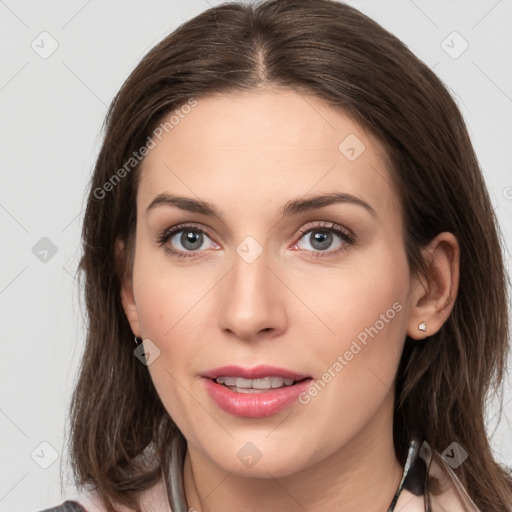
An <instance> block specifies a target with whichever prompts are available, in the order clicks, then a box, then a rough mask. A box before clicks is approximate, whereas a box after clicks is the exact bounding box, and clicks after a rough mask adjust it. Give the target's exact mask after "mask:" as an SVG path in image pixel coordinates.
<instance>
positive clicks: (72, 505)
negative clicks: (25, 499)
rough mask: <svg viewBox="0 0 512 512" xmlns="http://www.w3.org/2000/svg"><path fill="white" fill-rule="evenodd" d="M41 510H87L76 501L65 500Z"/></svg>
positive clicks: (71, 511)
mask: <svg viewBox="0 0 512 512" xmlns="http://www.w3.org/2000/svg"><path fill="white" fill-rule="evenodd" d="M41 512H87V510H85V508H84V507H82V505H80V503H78V502H77V501H72V500H67V501H65V502H64V503H62V504H61V505H57V506H56V507H52V508H46V509H44V510H42V511H41Z"/></svg>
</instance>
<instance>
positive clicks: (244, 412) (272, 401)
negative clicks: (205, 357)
mask: <svg viewBox="0 0 512 512" xmlns="http://www.w3.org/2000/svg"><path fill="white" fill-rule="evenodd" d="M204 381H205V385H206V390H207V391H208V393H209V395H210V397H211V398H212V399H213V401H214V402H215V403H216V404H217V405H218V406H219V407H220V408H221V409H222V410H223V411H225V412H228V413H230V414H233V415H234V416H241V417H244V418H263V417H265V416H272V415H273V414H277V413H278V412H280V411H282V410H283V409H284V408H285V407H287V406H288V405H290V404H291V403H292V402H294V401H295V400H297V398H298V396H299V395H300V394H301V393H302V392H304V391H306V389H308V387H309V386H310V384H311V379H306V380H303V381H301V382H297V383H296V384H294V385H293V386H285V387H282V388H276V389H272V390H270V391H263V392H256V393H237V392H236V391H231V389H229V388H227V387H226V386H223V385H222V384H218V383H217V382H215V381H213V380H211V379H207V378H205V379H204Z"/></svg>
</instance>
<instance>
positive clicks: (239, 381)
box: [215, 377, 295, 389]
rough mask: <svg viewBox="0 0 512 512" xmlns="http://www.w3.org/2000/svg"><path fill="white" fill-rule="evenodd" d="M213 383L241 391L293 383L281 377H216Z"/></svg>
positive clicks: (278, 386) (291, 380)
mask: <svg viewBox="0 0 512 512" xmlns="http://www.w3.org/2000/svg"><path fill="white" fill-rule="evenodd" d="M215 381H216V382H217V383H219V384H224V385H226V386H228V387H231V386H232V387H237V388H241V389H250V388H252V389H271V388H272V389H273V388H281V387H283V386H291V385H292V384H293V383H294V382H295V381H294V380H293V379H285V378H283V377H263V378H262V379H244V378H242V377H217V378H216V379H215Z"/></svg>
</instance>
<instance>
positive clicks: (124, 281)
mask: <svg viewBox="0 0 512 512" xmlns="http://www.w3.org/2000/svg"><path fill="white" fill-rule="evenodd" d="M115 256H116V264H117V269H118V276H119V280H120V285H121V286H120V287H121V290H120V292H121V302H122V304H123V309H124V312H125V314H126V318H127V319H128V322H129V324H130V326H131V328H132V331H133V334H135V336H138V337H141V329H140V324H139V312H138V310H137V305H136V303H135V297H134V293H133V278H132V273H131V271H130V270H129V268H128V254H127V251H126V245H125V242H124V240H122V239H121V238H117V239H116V242H115Z"/></svg>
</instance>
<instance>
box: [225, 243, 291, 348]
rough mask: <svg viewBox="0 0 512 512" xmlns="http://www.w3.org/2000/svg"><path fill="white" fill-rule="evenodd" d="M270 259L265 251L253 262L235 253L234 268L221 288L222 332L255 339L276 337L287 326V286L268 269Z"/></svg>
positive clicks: (250, 339) (245, 338) (251, 339)
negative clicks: (285, 294)
mask: <svg viewBox="0 0 512 512" xmlns="http://www.w3.org/2000/svg"><path fill="white" fill-rule="evenodd" d="M268 259H269V258H267V252H266V251H265V250H264V251H263V252H262V253H261V254H260V255H259V256H258V258H256V259H255V260H254V261H252V262H250V263H248V262H247V261H245V260H244V259H243V258H242V257H240V256H239V255H238V254H235V256H234V264H233V268H232V269H231V271H230V272H229V274H228V275H227V276H226V279H224V280H223V281H224V282H223V286H222V287H221V288H219V290H218V294H219V296H218V304H219V326H220V328H221V330H222V331H224V332H226V333H231V334H232V335H234V336H236V337H237V338H239V339H241V340H246V341H256V340H259V339H269V338H273V337H276V336H278V335H279V334H282V333H283V332H284V330H285V329H286V322H287V318H286V310H285V303H284V301H285V296H284V293H285V290H284V285H283V283H282V281H281V280H280V279H278V278H277V276H276V271H275V270H274V269H271V268H269V261H268Z"/></svg>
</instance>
